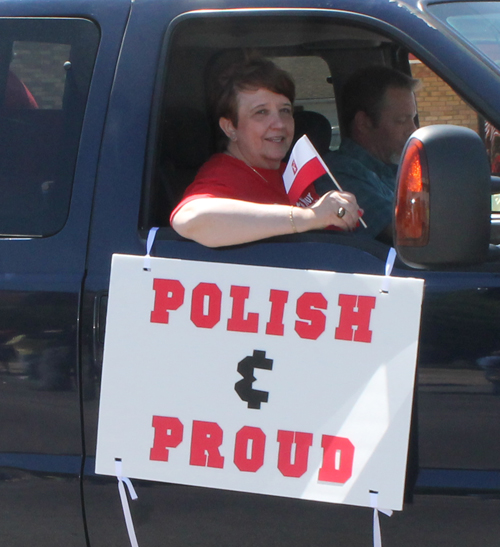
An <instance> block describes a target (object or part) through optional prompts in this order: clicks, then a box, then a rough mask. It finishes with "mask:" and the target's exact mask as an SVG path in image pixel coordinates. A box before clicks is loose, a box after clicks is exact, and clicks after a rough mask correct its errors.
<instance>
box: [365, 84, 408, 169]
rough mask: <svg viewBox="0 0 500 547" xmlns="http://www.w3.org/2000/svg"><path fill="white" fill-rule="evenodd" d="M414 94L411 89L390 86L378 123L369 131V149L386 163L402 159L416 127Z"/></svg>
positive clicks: (372, 125)
mask: <svg viewBox="0 0 500 547" xmlns="http://www.w3.org/2000/svg"><path fill="white" fill-rule="evenodd" d="M416 115H417V105H416V103H415V95H414V94H413V92H412V91H410V90H408V89H401V88H396V87H390V88H388V89H387V91H386V92H385V96H384V101H383V106H382V111H381V113H380V119H379V121H378V124H376V125H374V124H373V123H371V124H370V125H371V127H370V129H369V131H368V135H367V136H368V142H369V146H368V147H367V148H369V152H371V153H372V154H373V155H374V156H375V157H376V158H378V159H379V160H382V161H383V162H384V163H399V159H400V157H401V153H402V152H403V148H404V146H405V144H406V141H407V140H408V138H409V137H410V135H411V134H412V133H413V132H414V131H415V130H416V129H417V127H416V125H415V116H416Z"/></svg>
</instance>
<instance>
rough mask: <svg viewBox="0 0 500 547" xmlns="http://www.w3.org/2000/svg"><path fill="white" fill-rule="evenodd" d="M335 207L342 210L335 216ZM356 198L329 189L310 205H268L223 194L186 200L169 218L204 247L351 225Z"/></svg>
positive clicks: (354, 219)
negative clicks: (342, 213) (222, 195)
mask: <svg viewBox="0 0 500 547" xmlns="http://www.w3.org/2000/svg"><path fill="white" fill-rule="evenodd" d="M339 207H343V208H344V209H345V210H346V213H345V215H344V216H343V217H342V218H339V217H338V215H337V213H338V211H339ZM358 218H359V208H358V204H357V203H356V198H355V197H354V196H353V195H352V194H349V193H348V192H329V193H328V194H325V195H324V196H322V197H321V198H320V199H319V200H318V201H317V202H316V203H315V204H314V205H313V206H311V207H307V208H302V207H293V209H292V208H291V206H289V205H268V204H261V203H252V202H248V201H239V200H235V199H226V198H199V199H194V200H192V201H189V202H188V203H186V204H185V205H184V206H183V207H181V209H179V211H178V212H177V213H176V214H175V216H174V218H173V219H172V226H173V228H174V230H175V231H176V232H177V233H179V234H180V235H181V236H183V237H186V238H188V239H192V240H194V241H197V242H198V243H201V244H202V245H206V246H207V247H222V246H226V245H237V244H240V243H248V242H250V241H257V240H259V239H265V238H268V237H273V236H277V235H284V234H291V233H294V232H295V231H297V232H307V231H309V230H317V229H322V228H326V227H327V226H330V225H332V224H333V225H335V226H337V227H339V228H341V229H342V230H352V229H354V228H355V226H356V223H357V222H358Z"/></svg>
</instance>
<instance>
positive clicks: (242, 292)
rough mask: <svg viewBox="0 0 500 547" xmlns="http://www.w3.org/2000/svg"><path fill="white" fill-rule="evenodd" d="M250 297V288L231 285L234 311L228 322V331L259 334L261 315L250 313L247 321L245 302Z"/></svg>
mask: <svg viewBox="0 0 500 547" xmlns="http://www.w3.org/2000/svg"><path fill="white" fill-rule="evenodd" d="M249 295H250V287H239V286H237V285H231V298H232V299H233V310H232V313H231V317H230V318H229V319H228V320H227V330H230V331H236V332H258V330H259V314H258V313H249V314H248V316H247V318H246V319H245V300H246V299H247V298H248V297H249Z"/></svg>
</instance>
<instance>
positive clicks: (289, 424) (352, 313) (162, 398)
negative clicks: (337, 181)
mask: <svg viewBox="0 0 500 547" xmlns="http://www.w3.org/2000/svg"><path fill="white" fill-rule="evenodd" d="M143 266H144V259H143V258H141V257H133V256H123V255H115V256H114V257H113V263H112V270H111V283H110V292H109V306H108V315H107V325H106V342H105V350H104V365H103V375H102V390H101V399H100V411H99V431H98V444H97V462H96V472H97V473H100V474H105V475H115V474H116V471H115V459H121V460H122V465H123V474H124V476H127V477H130V478H138V479H146V480H155V481H164V482H171V483H180V484H189V485H197V486H206V487H212V488H222V489H228V490H238V491H244V492H254V493H261V494H269V495H276V496H286V497H293V498H303V499H310V500H319V501H326V502H332V503H345V504H351V505H361V506H370V491H375V492H378V505H379V507H385V508H388V509H396V510H400V509H401V508H402V500H403V490H404V478H405V469H406V457H407V447H408V436H409V424H410V414H411V406H412V394H413V384H414V377H415V364H416V353H417V340H418V330H419V323H420V308H421V302H422V292H423V281H422V280H417V279H401V278H391V280H390V283H389V285H388V292H381V288H382V285H383V280H384V277H380V276H367V275H357V274H338V273H332V272H323V271H304V270H292V269H281V268H268V267H256V266H241V265H229V264H215V263H206V262H190V261H183V260H173V259H162V258H152V259H151V268H150V271H145V270H144V269H143Z"/></svg>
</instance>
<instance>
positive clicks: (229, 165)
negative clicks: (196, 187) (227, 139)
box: [197, 152, 245, 177]
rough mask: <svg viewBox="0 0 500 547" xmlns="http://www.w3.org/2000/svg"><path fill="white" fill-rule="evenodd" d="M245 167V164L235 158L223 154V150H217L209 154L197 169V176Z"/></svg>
mask: <svg viewBox="0 0 500 547" xmlns="http://www.w3.org/2000/svg"><path fill="white" fill-rule="evenodd" d="M244 167H245V164H244V163H243V162H242V161H241V160H239V159H237V158H233V157H232V156H229V155H228V154H225V153H224V152H217V153H216V154H214V155H213V156H211V157H210V158H209V159H208V160H207V161H206V162H205V163H204V164H203V165H202V166H201V167H200V170H199V171H198V175H197V176H198V177H200V176H206V175H212V174H214V173H216V172H220V171H222V172H224V171H234V170H240V169H243V168H244Z"/></svg>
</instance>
